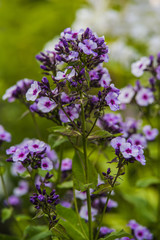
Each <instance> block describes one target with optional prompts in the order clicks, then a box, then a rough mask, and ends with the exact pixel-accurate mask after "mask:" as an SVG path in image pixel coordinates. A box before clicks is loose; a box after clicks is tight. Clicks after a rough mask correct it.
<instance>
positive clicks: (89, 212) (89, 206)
mask: <svg viewBox="0 0 160 240" xmlns="http://www.w3.org/2000/svg"><path fill="white" fill-rule="evenodd" d="M81 99H82V96H81ZM81 114H82V130H83V132H82V142H83V152H84V161H85V173H86V184H87V183H89V173H88V171H89V169H88V157H87V137H86V120H85V114H84V107H83V104H82V103H81ZM87 207H88V223H89V240H93V231H92V215H91V197H90V189H89V188H88V189H87Z"/></svg>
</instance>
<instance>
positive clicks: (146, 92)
mask: <svg viewBox="0 0 160 240" xmlns="http://www.w3.org/2000/svg"><path fill="white" fill-rule="evenodd" d="M135 99H136V102H137V104H138V105H140V106H148V105H149V104H151V103H153V102H154V96H153V92H152V91H151V90H150V89H148V88H141V89H140V90H139V91H138V93H137V95H136V98H135Z"/></svg>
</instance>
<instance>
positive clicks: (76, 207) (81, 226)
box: [73, 187, 88, 239]
mask: <svg viewBox="0 0 160 240" xmlns="http://www.w3.org/2000/svg"><path fill="white" fill-rule="evenodd" d="M73 197H74V206H75V210H76V214H77V217H78V222H79V225H80V228H81V230H82V232H83V234H84V235H85V238H86V239H88V236H87V235H86V233H85V231H84V228H83V225H82V222H81V218H80V216H79V212H78V206H77V200H76V196H75V189H74V187H73Z"/></svg>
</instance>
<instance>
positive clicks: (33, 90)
mask: <svg viewBox="0 0 160 240" xmlns="http://www.w3.org/2000/svg"><path fill="white" fill-rule="evenodd" d="M40 91H41V88H40V86H39V85H38V82H36V81H35V82H34V83H32V85H31V87H30V88H29V89H28V91H27V93H26V99H27V101H35V100H36V98H37V97H38V94H39V93H40Z"/></svg>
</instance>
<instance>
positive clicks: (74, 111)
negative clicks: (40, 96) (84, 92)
mask: <svg viewBox="0 0 160 240" xmlns="http://www.w3.org/2000/svg"><path fill="white" fill-rule="evenodd" d="M79 107H80V105H79V104H75V106H74V107H72V106H68V107H64V110H65V112H66V113H67V114H68V115H69V117H70V119H71V120H72V121H73V120H74V119H77V118H78V117H79ZM59 116H60V120H61V121H62V122H64V123H66V122H70V119H69V118H68V117H67V116H66V114H65V113H64V112H63V110H62V109H60V110H59Z"/></svg>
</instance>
